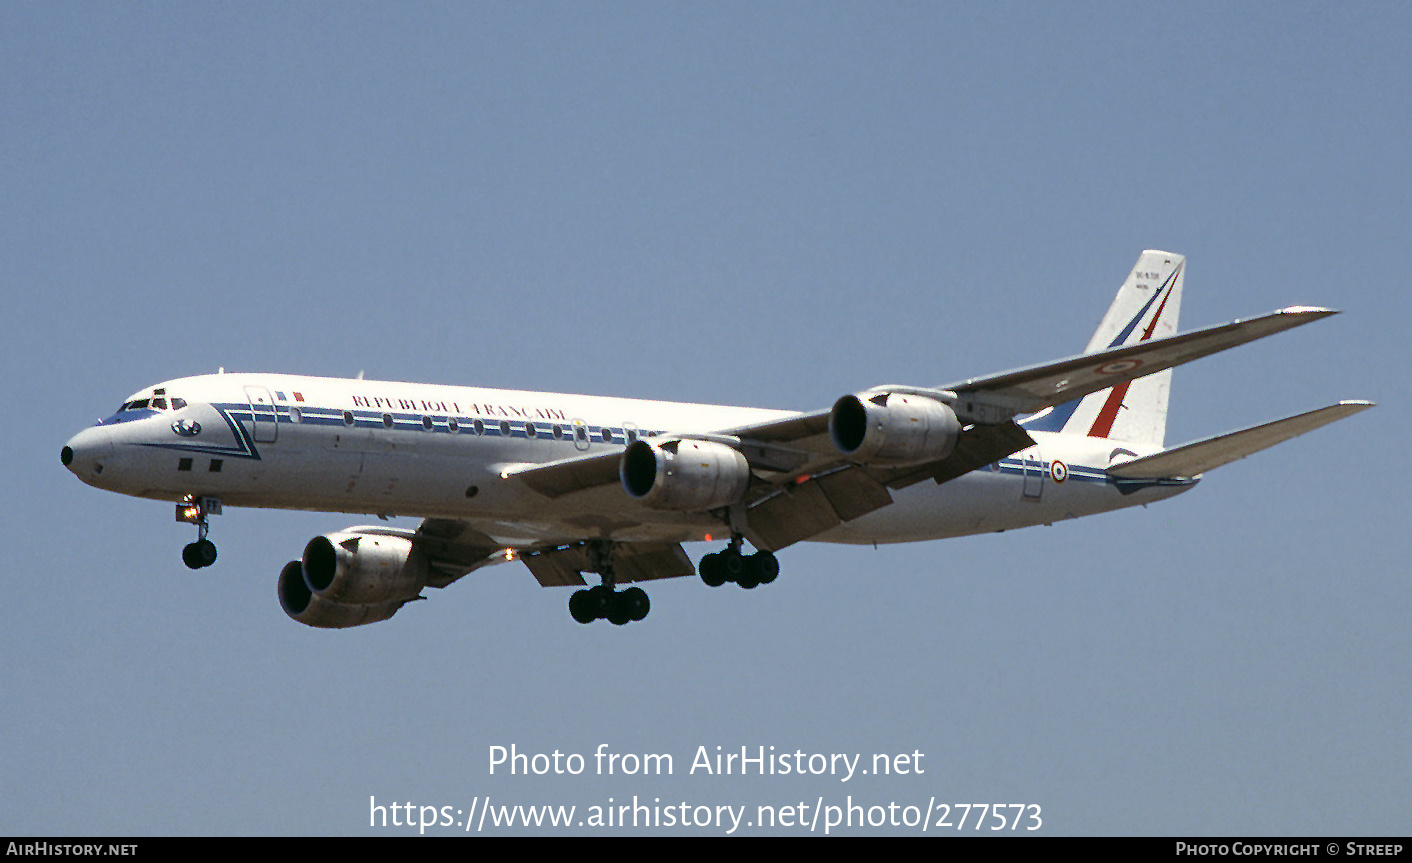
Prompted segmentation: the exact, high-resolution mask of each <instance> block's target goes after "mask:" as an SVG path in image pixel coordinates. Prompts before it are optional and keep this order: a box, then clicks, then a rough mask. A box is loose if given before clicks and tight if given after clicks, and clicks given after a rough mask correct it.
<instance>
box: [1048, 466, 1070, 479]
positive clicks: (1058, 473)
mask: <svg viewBox="0 0 1412 863" xmlns="http://www.w3.org/2000/svg"><path fill="white" fill-rule="evenodd" d="M1049 477H1050V479H1052V480H1054V481H1055V482H1063V481H1064V480H1066V479H1068V478H1069V468H1068V467H1067V466H1066V465H1065V464H1064V463H1063V462H1062V461H1053V462H1050V464H1049Z"/></svg>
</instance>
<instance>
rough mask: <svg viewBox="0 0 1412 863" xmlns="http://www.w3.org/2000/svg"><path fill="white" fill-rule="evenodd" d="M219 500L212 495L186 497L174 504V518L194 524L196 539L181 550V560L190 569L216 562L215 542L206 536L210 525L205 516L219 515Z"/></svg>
mask: <svg viewBox="0 0 1412 863" xmlns="http://www.w3.org/2000/svg"><path fill="white" fill-rule="evenodd" d="M220 514H221V502H220V501H219V500H217V499H216V498H214V497H203V498H190V497H189V498H187V499H186V500H184V501H182V502H181V503H178V504H177V505H176V520H177V521H180V522H184V523H186V524H194V525H196V541H195V542H193V543H190V544H189V545H187V546H186V548H183V549H182V550H181V560H182V563H185V564H186V565H187V566H188V567H189V568H191V569H201V568H203V567H207V566H210V565H211V564H213V563H215V562H216V544H215V543H214V542H211V541H210V540H209V539H207V538H206V532H207V531H209V530H210V529H211V526H210V524H209V523H207V521H206V517H207V516H211V515H220Z"/></svg>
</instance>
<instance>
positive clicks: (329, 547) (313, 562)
mask: <svg viewBox="0 0 1412 863" xmlns="http://www.w3.org/2000/svg"><path fill="white" fill-rule="evenodd" d="M427 573H428V565H427V560H426V557H425V556H423V555H422V553H421V552H420V551H418V550H417V549H415V548H413V547H412V542H411V540H409V539H407V538H406V537H401V536H383V535H377V534H362V533H348V532H343V533H332V534H325V535H324V536H316V537H314V538H313V539H311V540H309V544H308V545H306V546H305V547H304V558H303V560H302V561H299V560H295V561H290V562H289V563H287V564H285V566H284V569H282V570H281V571H280V574H279V601H280V605H281V606H283V607H284V612H285V614H288V615H289V616H290V617H292V618H294V619H295V620H297V621H299V622H300V623H304V624H307V625H309V626H317V627H322V628H328V629H341V628H343V627H348V626H360V625H362V624H365V623H376V622H377V621H379V620H386V619H388V618H389V617H391V616H392V615H393V614H395V613H396V612H397V609H399V608H401V607H402V605H403V603H405V602H407V601H408V600H411V599H415V598H416V597H417V595H418V594H420V593H421V591H422V588H423V587H425V586H426V582H427Z"/></svg>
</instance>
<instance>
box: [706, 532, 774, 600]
mask: <svg viewBox="0 0 1412 863" xmlns="http://www.w3.org/2000/svg"><path fill="white" fill-rule="evenodd" d="M741 539H742V537H741V536H740V534H735V535H733V536H732V537H731V544H730V545H729V546H727V548H726V550H725V551H718V552H714V553H712V554H708V555H706V556H705V557H703V558H701V565H700V566H699V567H697V569H698V570H699V571H700V573H701V580H702V581H704V582H706V584H708V585H710V586H711V587H720V586H721V585H723V584H725V583H726V582H728V581H733V582H735V583H736V584H738V585H740V586H741V587H743V588H745V589H746V590H750V589H751V588H753V587H756V586H757V585H761V584H769V583H770V582H772V581H774V580H775V577H776V576H778V575H779V574H780V562H779V561H778V560H777V559H776V558H775V555H774V553H773V552H769V551H765V550H764V549H761V550H760V551H757V552H755V553H754V554H745V553H743V552H742V551H741V550H740V546H741Z"/></svg>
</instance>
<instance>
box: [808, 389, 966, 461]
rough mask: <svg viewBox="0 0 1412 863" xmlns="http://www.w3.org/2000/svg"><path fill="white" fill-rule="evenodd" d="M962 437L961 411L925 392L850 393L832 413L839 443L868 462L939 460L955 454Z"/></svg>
mask: <svg viewBox="0 0 1412 863" xmlns="http://www.w3.org/2000/svg"><path fill="white" fill-rule="evenodd" d="M960 436H961V422H960V421H959V420H958V419H957V418H956V412H955V411H953V410H952V409H951V407H950V406H949V405H946V404H943V403H941V402H939V401H937V400H936V399H929V398H926V397H924V396H915V395H902V394H900V393H877V394H873V395H869V394H867V393H864V394H862V395H851V396H844V397H843V398H841V399H839V400H838V401H837V402H835V403H834V406H833V410H832V411H831V412H830V413H829V437H830V438H831V439H832V440H833V445H834V446H835V447H836V448H837V449H838V451H839V452H841V453H843V454H844V455H845V456H848V457H849V458H850V459H852V460H853V461H856V462H859V463H862V464H876V465H890V466H895V467H906V466H908V465H914V464H925V463H926V462H930V461H939V460H941V459H944V458H946V457H947V456H949V455H951V453H952V451H953V450H955V449H956V441H957V440H959V439H960Z"/></svg>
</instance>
